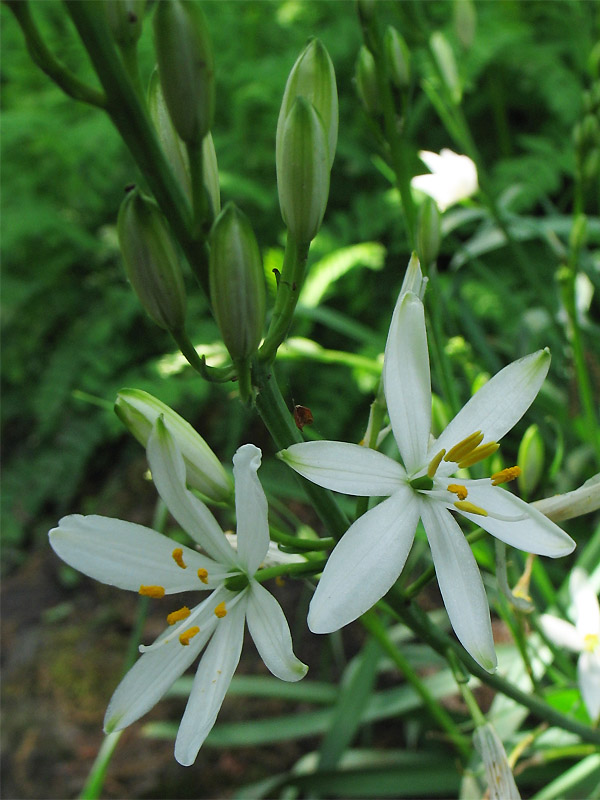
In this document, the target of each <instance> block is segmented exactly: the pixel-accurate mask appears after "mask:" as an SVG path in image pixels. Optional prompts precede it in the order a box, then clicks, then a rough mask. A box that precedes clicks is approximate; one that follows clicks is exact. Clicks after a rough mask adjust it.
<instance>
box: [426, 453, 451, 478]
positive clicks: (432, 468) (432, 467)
mask: <svg viewBox="0 0 600 800" xmlns="http://www.w3.org/2000/svg"><path fill="white" fill-rule="evenodd" d="M445 455H446V451H445V450H440V452H439V453H438V454H437V456H434V457H433V458H432V459H431V461H430V462H429V466H428V467H427V477H428V478H433V476H434V475H435V473H436V472H437V468H438V467H439V465H440V463H441V461H442V458H443V457H444V456H445Z"/></svg>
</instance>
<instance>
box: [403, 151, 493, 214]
mask: <svg viewBox="0 0 600 800" xmlns="http://www.w3.org/2000/svg"><path fill="white" fill-rule="evenodd" d="M419 158H420V159H421V161H423V163H424V164H425V165H426V166H427V167H429V169H430V170H431V173H430V174H427V175H415V177H414V178H413V179H412V180H411V182H410V183H411V186H412V187H413V189H418V190H419V191H421V192H424V193H425V194H428V195H429V196H430V197H433V199H434V200H435V202H436V203H437V204H438V208H439V209H440V211H445V210H446V209H447V208H449V207H450V206H453V205H454V204H455V203H460V201H461V200H466V198H467V197H471V195H473V194H475V192H476V191H477V189H478V188H479V187H478V183H477V167H476V166H475V164H474V162H473V161H472V160H471V159H470V158H469V156H461V155H458V153H454V152H453V151H452V150H448V149H447V148H444V149H443V150H442V151H441V152H440V153H439V154H438V153H432V152H431V151H430V150H420V151H419Z"/></svg>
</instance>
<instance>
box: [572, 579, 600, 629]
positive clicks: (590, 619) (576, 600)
mask: <svg viewBox="0 0 600 800" xmlns="http://www.w3.org/2000/svg"><path fill="white" fill-rule="evenodd" d="M569 592H570V594H571V597H572V598H573V606H574V609H575V625H576V627H577V630H578V631H579V633H581V635H582V636H585V635H586V634H596V635H598V634H600V607H599V606H598V597H597V596H596V592H595V591H594V589H593V588H592V585H591V583H590V579H589V577H588V575H587V574H586V573H585V571H584V570H582V569H581V568H580V567H576V568H575V569H574V570H573V572H572V573H571V577H570V578H569Z"/></svg>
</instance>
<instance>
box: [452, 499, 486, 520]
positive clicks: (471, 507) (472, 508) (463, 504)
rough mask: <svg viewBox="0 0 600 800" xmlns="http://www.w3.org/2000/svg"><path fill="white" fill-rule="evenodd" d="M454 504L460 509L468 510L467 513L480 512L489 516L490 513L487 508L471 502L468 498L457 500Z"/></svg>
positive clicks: (484, 515)
mask: <svg viewBox="0 0 600 800" xmlns="http://www.w3.org/2000/svg"><path fill="white" fill-rule="evenodd" d="M454 506H455V507H456V508H458V510H459V511H466V513H467V514H478V515H479V516H480V517H487V515H488V512H487V511H486V510H485V508H481V507H480V506H476V505H475V504H474V503H470V502H469V501H468V500H457V501H456V502H455V503H454Z"/></svg>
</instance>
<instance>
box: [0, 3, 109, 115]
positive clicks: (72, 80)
mask: <svg viewBox="0 0 600 800" xmlns="http://www.w3.org/2000/svg"><path fill="white" fill-rule="evenodd" d="M6 5H7V6H8V7H9V8H10V10H11V11H12V13H13V14H14V15H15V18H16V20H17V22H18V23H19V26H20V28H21V30H22V31H23V35H24V37H25V45H26V47H27V51H28V52H29V55H30V56H31V59H32V61H33V62H34V64H37V66H38V67H39V68H40V69H41V70H42V72H45V73H46V75H47V76H48V77H49V78H50V79H51V80H52V81H54V83H56V85H57V86H59V87H60V88H61V89H62V90H63V92H64V93H65V94H67V95H69V97H72V98H73V99H74V100H80V101H81V102H83V103H88V104H89V105H92V106H97V107H98V108H105V106H106V95H105V94H104V92H100V91H98V90H97V89H94V88H93V87H92V86H88V85H87V84H86V83H83V81H80V80H79V78H77V77H76V76H75V75H73V73H72V72H69V70H68V69H67V68H66V67H64V66H63V65H62V64H61V63H60V62H59V61H57V60H56V59H55V58H54V56H53V54H52V53H51V51H50V50H49V48H48V47H47V45H46V42H45V41H44V40H43V38H42V36H41V34H40V32H39V30H38V29H37V27H36V25H35V22H34V21H33V17H32V16H31V10H30V7H29V3H28V2H26V1H24V0H10V2H6Z"/></svg>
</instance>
